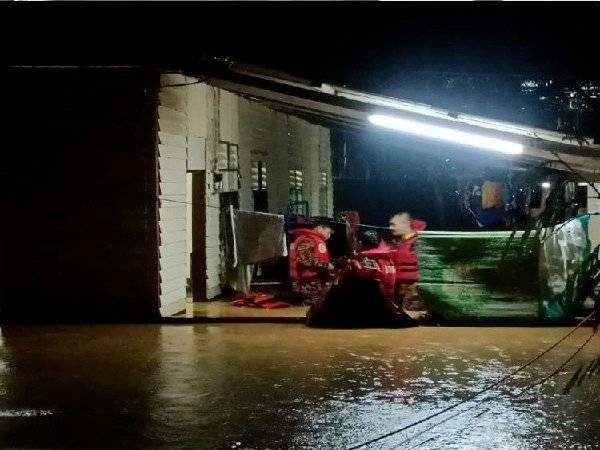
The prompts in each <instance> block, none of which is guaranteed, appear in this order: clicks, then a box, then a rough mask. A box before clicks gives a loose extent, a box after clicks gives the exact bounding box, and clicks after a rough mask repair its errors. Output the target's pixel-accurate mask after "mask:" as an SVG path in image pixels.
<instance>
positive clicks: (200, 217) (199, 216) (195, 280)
mask: <svg viewBox="0 0 600 450" xmlns="http://www.w3.org/2000/svg"><path fill="white" fill-rule="evenodd" d="M191 263H192V273H191V278H192V296H193V299H194V301H195V302H200V301H204V300H206V171H205V170H202V171H199V172H194V173H193V174H192V261H191Z"/></svg>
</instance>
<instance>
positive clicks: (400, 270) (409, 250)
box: [380, 220, 427, 283]
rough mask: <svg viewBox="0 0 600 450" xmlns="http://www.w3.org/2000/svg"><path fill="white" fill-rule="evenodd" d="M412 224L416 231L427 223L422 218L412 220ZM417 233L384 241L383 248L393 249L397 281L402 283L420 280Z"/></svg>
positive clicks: (423, 227)
mask: <svg viewBox="0 0 600 450" xmlns="http://www.w3.org/2000/svg"><path fill="white" fill-rule="evenodd" d="M411 226H412V229H413V230H414V231H422V230H424V229H425V227H426V226H427V223H426V222H424V221H422V220H412V221H411ZM416 241H417V236H416V234H415V235H414V236H412V237H410V238H408V239H402V240H398V241H395V242H393V243H391V244H387V243H385V242H382V245H381V246H380V247H381V248H386V249H389V250H391V253H392V259H393V260H394V266H395V267H396V281H399V282H402V283H414V282H416V281H418V280H419V273H418V268H417V255H416V253H415V248H414V247H415V243H416Z"/></svg>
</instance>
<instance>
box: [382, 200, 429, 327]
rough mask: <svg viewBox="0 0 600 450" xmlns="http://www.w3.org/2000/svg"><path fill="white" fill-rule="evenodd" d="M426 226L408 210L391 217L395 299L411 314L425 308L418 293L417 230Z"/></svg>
mask: <svg viewBox="0 0 600 450" xmlns="http://www.w3.org/2000/svg"><path fill="white" fill-rule="evenodd" d="M426 226H427V224H426V223H425V222H424V221H422V220H416V219H412V218H411V217H410V214H408V213H406V212H401V213H397V214H394V215H393V216H392V217H391V218H390V230H391V232H392V242H391V244H390V248H391V249H392V250H393V253H392V259H393V261H394V265H395V267H396V287H395V291H396V294H395V301H396V304H397V305H398V307H400V308H402V309H403V310H404V311H406V312H408V313H409V314H410V312H411V311H422V310H424V309H425V307H424V305H423V304H422V302H421V301H419V297H418V293H417V282H418V281H419V274H418V271H417V255H416V253H415V244H416V241H417V231H421V230H424V229H425V227H426ZM411 316H412V315H411Z"/></svg>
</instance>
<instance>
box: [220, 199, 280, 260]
mask: <svg viewBox="0 0 600 450" xmlns="http://www.w3.org/2000/svg"><path fill="white" fill-rule="evenodd" d="M230 218H231V227H232V234H233V236H232V237H233V261H232V263H233V267H236V266H237V265H238V264H256V263H258V262H261V261H266V260H268V259H272V258H277V257H280V256H287V246H286V243H285V234H284V231H283V230H284V228H283V227H284V221H283V216H281V215H278V214H267V213H259V212H253V211H241V210H237V209H233V208H231V210H230Z"/></svg>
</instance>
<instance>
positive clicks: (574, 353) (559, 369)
mask: <svg viewBox="0 0 600 450" xmlns="http://www.w3.org/2000/svg"><path fill="white" fill-rule="evenodd" d="M594 314H595V312H592V313H590V315H588V316H587V317H586V318H584V319H583V320H582V321H581V322H580V324H579V325H578V326H577V327H575V329H573V330H571V333H573V332H574V331H575V330H576V329H577V328H579V327H580V326H581V325H583V323H585V322H586V321H587V320H589V319H590V318H591V317H592V316H593V315H594ZM597 331H598V330H597V328H596V327H594V328H593V329H592V333H591V334H590V336H588V338H587V339H586V340H585V341H584V342H583V343H582V344H581V345H580V346H579V347H577V349H575V351H574V352H573V353H572V354H571V355H569V357H568V358H567V359H566V360H564V361H563V362H562V363H561V364H560V365H559V366H558V367H557V368H556V369H554V371H552V372H551V373H550V374H549V375H546V376H545V377H543V378H541V379H540V380H538V381H536V382H535V383H532V384H530V385H529V386H527V387H525V388H523V389H522V390H521V391H520V392H518V393H517V394H511V395H512V397H513V398H518V397H520V396H521V395H523V394H524V393H525V392H528V391H530V390H531V389H533V388H535V387H537V386H541V385H542V384H544V383H546V381H548V380H549V379H550V378H553V377H555V376H556V375H557V374H558V373H559V372H560V371H561V370H562V369H563V368H564V367H565V366H566V365H567V364H569V363H570V362H571V361H572V360H573V358H575V356H577V354H579V352H581V351H582V350H583V349H584V348H585V346H586V345H587V344H588V343H589V342H590V341H591V340H592V339H593V338H594V336H595V335H596V333H597ZM497 396H498V395H496V396H495V397H497ZM484 400H485V399H484ZM484 400H481V401H479V402H477V403H475V404H474V405H472V406H470V407H468V408H466V409H464V410H462V411H459V412H457V413H456V414H453V415H452V416H450V417H448V418H446V419H444V420H441V421H439V422H437V423H435V424H433V425H431V426H430V427H428V428H426V429H425V430H423V431H420V432H419V433H417V434H415V435H413V436H411V437H409V438H407V439H406V440H404V441H403V442H402V443H401V444H400V445H402V444H404V443H407V442H410V441H412V440H413V439H415V438H417V437H419V436H421V435H423V434H425V433H427V432H428V431H431V430H432V429H433V428H435V427H437V426H438V425H441V424H443V423H446V422H448V421H450V420H452V419H454V418H455V417H457V416H459V415H460V414H463V413H466V412H467V411H470V410H471V409H474V408H476V407H477V406H480V405H481V403H482V402H483V401H484ZM490 400H491V399H490ZM490 410H491V408H486V409H484V410H483V411H482V412H480V413H479V414H478V415H477V417H480V416H482V415H483V414H485V413H487V412H488V411H490ZM469 426H472V424H471V425H469ZM469 426H467V427H464V428H463V430H464V429H466V428H468V427H469ZM431 439H433V438H430V439H428V440H426V441H423V442H421V443H419V444H417V445H415V446H413V447H411V448H416V447H418V446H420V445H422V444H423V443H425V442H428V441H430V440H431Z"/></svg>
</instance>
